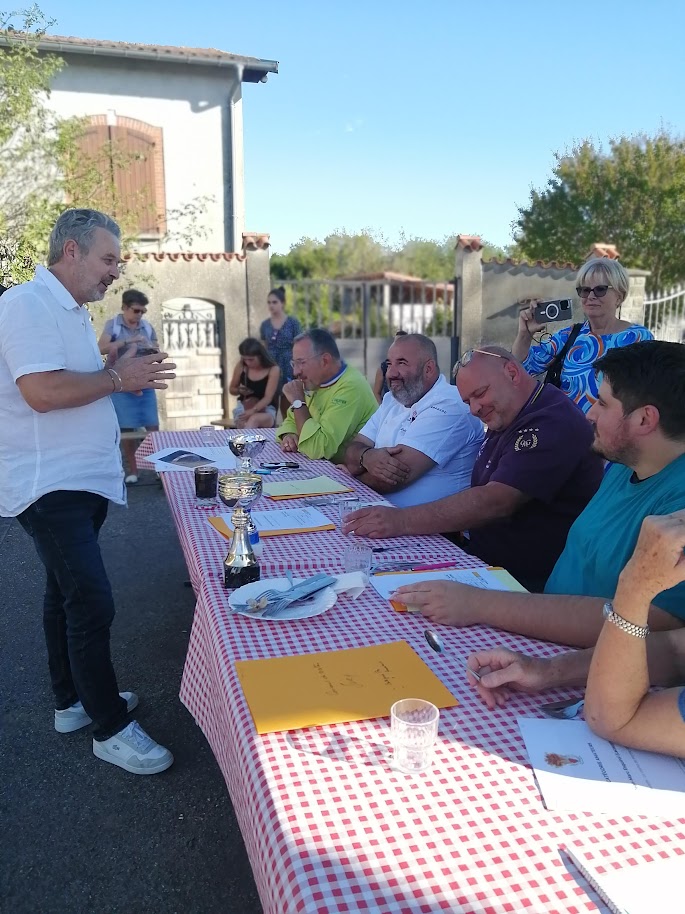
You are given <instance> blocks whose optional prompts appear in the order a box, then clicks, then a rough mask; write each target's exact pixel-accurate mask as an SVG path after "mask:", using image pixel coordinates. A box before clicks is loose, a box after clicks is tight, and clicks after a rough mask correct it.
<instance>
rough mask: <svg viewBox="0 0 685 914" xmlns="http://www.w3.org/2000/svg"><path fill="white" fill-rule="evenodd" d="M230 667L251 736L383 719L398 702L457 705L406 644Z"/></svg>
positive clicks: (237, 661)
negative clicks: (254, 732) (252, 730)
mask: <svg viewBox="0 0 685 914" xmlns="http://www.w3.org/2000/svg"><path fill="white" fill-rule="evenodd" d="M235 668H236V672H237V674H238V678H239V680H240V684H241V685H242V687H243V692H244V693H245V698H246V700H247V703H248V705H249V708H250V713H251V714H252V719H253V721H254V724H255V727H256V729H257V733H272V732H274V731H277V730H292V729H296V728H298V727H312V726H317V725H320V724H337V723H342V722H343V721H350V720H366V719H368V718H370V717H388V716H389V714H390V706H391V705H392V704H394V703H395V702H396V701H399V699H400V698H423V699H425V700H426V701H430V702H432V703H433V704H434V705H436V706H437V707H438V708H452V707H454V706H455V705H457V704H458V702H457V700H456V698H455V697H454V695H452V693H451V692H450V691H449V689H448V688H447V687H446V686H445V685H443V683H442V682H441V681H440V680H439V679H438V677H437V676H436V675H435V673H433V671H432V670H431V669H430V668H429V667H428V666H427V665H426V664H425V663H424V662H423V660H421V658H420V657H419V656H418V654H416V653H415V652H414V651H413V650H412V648H411V647H410V646H409V645H408V644H407V642H406V641H393V642H390V643H389V644H377V645H373V646H372V647H356V648H349V649H347V650H341V651H325V652H323V653H318V654H297V655H295V656H293V657H270V658H268V659H265V660H236V663H235Z"/></svg>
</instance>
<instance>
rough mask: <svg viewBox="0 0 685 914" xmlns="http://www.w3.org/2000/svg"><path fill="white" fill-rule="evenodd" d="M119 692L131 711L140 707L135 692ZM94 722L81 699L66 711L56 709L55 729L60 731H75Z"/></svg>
mask: <svg viewBox="0 0 685 914" xmlns="http://www.w3.org/2000/svg"><path fill="white" fill-rule="evenodd" d="M119 694H120V695H121V697H122V698H125V699H126V704H127V706H128V710H129V711H132V710H133V709H134V708H137V707H138V696H137V695H136V693H135V692H119ZM92 723H93V721H92V720H91V719H90V717H88V715H87V714H86V710H85V708H84V707H83V705H82V704H81V702H80V701H77V702H76V704H74V705H72V706H71V707H70V708H66V709H65V710H64V711H55V730H57V732H58V733H73V732H74V730H80V729H81V727H87V726H88V724H92Z"/></svg>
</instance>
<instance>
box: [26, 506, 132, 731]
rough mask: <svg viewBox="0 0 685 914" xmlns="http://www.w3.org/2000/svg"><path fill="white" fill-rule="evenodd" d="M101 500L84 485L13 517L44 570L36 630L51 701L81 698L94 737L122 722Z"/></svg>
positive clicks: (60, 705)
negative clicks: (42, 648) (102, 543)
mask: <svg viewBox="0 0 685 914" xmlns="http://www.w3.org/2000/svg"><path fill="white" fill-rule="evenodd" d="M107 506H108V501H107V499H106V498H103V497H102V496H101V495H93V494H92V493H91V492H67V491H57V492H49V493H48V494H47V495H43V496H42V497H41V498H39V499H38V501H36V502H34V503H33V504H32V505H31V506H30V507H29V508H27V509H26V510H25V511H23V512H22V513H21V514H20V515H19V516H18V518H17V520H18V521H19V523H20V524H21V525H22V527H23V528H24V530H26V532H27V533H28V534H29V535H30V536H31V537H32V538H33V542H34V544H35V546H36V551H37V553H38V556H39V558H40V560H41V562H42V563H43V565H45V570H46V572H47V582H46V586H45V597H44V600H43V629H44V631H45V641H46V643H47V647H48V664H49V667H50V678H51V680H52V688H53V691H54V693H55V707H56V708H57V709H58V710H60V711H62V710H64V709H65V708H68V707H70V705H72V704H74V702H76V701H78V700H79V699H80V700H81V702H82V703H83V707H84V708H85V711H86V714H88V716H89V717H91V718H92V719H93V722H94V724H95V729H94V732H93V736H94V737H95V739H97V740H103V739H108V738H109V737H110V736H113V735H114V734H115V733H118V732H119V730H121V729H122V728H123V727H125V726H126V724H127V709H126V702H125V701H124V699H123V698H121V696H120V695H119V689H118V687H117V680H116V676H115V674H114V668H113V667H112V659H111V656H110V649H109V630H110V626H111V624H112V620H113V618H114V600H113V598H112V588H111V587H110V583H109V580H108V578H107V572H106V571H105V566H104V564H103V562H102V556H101V554H100V547H99V545H98V534H99V532H100V527H102V525H103V523H104V522H105V518H106V517H107Z"/></svg>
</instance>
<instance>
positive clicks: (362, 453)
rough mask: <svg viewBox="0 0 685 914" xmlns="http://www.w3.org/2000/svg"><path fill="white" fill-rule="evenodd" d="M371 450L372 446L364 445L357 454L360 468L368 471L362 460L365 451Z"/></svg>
mask: <svg viewBox="0 0 685 914" xmlns="http://www.w3.org/2000/svg"><path fill="white" fill-rule="evenodd" d="M372 450H373V448H372V447H371V446H370V445H369V447H365V448H364V450H363V451H362V452H361V454H360V455H359V466H360V467H361V469H362V470H364V471H366V472H368V470H367V469H366V467H365V466H364V464H363V462H362V461H363V460H364V454H366V452H367V451H372Z"/></svg>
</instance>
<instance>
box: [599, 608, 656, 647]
mask: <svg viewBox="0 0 685 914" xmlns="http://www.w3.org/2000/svg"><path fill="white" fill-rule="evenodd" d="M602 615H603V616H604V621H605V622H613V623H614V625H618V627H619V628H620V629H621V631H624V632H626V634H628V635H634V636H635V637H636V638H646V637H647V635H648V634H649V625H636V624H635V623H634V622H629V621H628V620H627V619H624V618H623V616H619V614H618V613H617V612H615V611H614V607H613V605H612V604H611V603H609V602H607V603H605V604H604V606H603V607H602Z"/></svg>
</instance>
